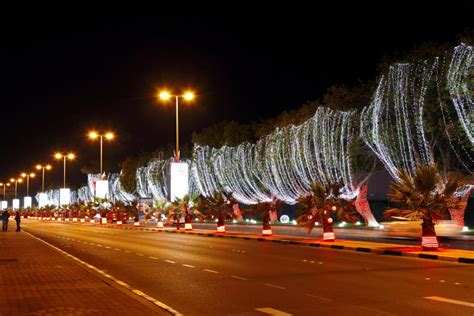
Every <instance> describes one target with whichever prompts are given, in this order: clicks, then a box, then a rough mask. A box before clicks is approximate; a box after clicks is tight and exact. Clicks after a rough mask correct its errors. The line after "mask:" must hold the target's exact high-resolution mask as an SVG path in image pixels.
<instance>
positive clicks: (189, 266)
mask: <svg viewBox="0 0 474 316" xmlns="http://www.w3.org/2000/svg"><path fill="white" fill-rule="evenodd" d="M183 267H186V268H195V266H192V265H190V264H184V263H183Z"/></svg>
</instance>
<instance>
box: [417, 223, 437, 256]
mask: <svg viewBox="0 0 474 316" xmlns="http://www.w3.org/2000/svg"><path fill="white" fill-rule="evenodd" d="M421 231H422V235H421V247H422V248H423V250H425V251H434V250H438V246H439V243H438V239H437V238H436V231H435V223H434V222H433V219H432V218H431V216H429V217H425V218H423V223H422V224H421Z"/></svg>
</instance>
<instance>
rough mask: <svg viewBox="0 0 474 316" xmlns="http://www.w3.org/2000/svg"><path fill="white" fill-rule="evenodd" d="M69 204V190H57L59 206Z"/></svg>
mask: <svg viewBox="0 0 474 316" xmlns="http://www.w3.org/2000/svg"><path fill="white" fill-rule="evenodd" d="M70 202H71V190H70V189H67V188H63V189H59V205H60V206H63V205H69V204H70Z"/></svg>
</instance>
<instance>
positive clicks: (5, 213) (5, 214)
mask: <svg viewBox="0 0 474 316" xmlns="http://www.w3.org/2000/svg"><path fill="white" fill-rule="evenodd" d="M9 218H10V213H8V211H7V210H5V211H3V213H2V223H3V225H2V230H3V231H4V232H6V231H8V220H9Z"/></svg>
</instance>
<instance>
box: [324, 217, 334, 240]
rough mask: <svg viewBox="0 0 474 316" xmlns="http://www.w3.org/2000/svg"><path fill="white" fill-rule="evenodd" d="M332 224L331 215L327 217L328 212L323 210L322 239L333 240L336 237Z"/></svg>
mask: <svg viewBox="0 0 474 316" xmlns="http://www.w3.org/2000/svg"><path fill="white" fill-rule="evenodd" d="M332 225H333V219H332V217H329V215H328V212H327V211H326V210H325V211H324V212H323V240H324V241H334V240H335V239H336V236H335V235H334V230H333V226H332Z"/></svg>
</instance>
